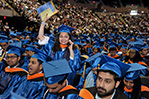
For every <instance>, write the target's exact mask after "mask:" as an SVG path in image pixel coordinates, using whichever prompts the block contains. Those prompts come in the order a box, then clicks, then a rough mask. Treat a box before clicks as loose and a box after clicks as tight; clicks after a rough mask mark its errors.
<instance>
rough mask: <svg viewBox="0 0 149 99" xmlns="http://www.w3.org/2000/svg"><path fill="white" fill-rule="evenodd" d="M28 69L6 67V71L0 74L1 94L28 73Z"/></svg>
mask: <svg viewBox="0 0 149 99" xmlns="http://www.w3.org/2000/svg"><path fill="white" fill-rule="evenodd" d="M27 73H28V72H27V71H26V70H24V69H22V68H20V66H18V67H17V68H8V67H6V68H5V70H4V71H1V75H0V94H2V93H3V92H4V91H5V90H6V89H7V88H10V87H11V86H13V84H14V83H17V82H19V81H20V80H21V78H22V77H23V76H24V75H27Z"/></svg>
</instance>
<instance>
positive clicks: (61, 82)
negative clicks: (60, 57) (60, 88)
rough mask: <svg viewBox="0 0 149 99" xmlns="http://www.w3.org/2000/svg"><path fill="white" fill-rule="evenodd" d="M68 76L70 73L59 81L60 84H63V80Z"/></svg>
mask: <svg viewBox="0 0 149 99" xmlns="http://www.w3.org/2000/svg"><path fill="white" fill-rule="evenodd" d="M67 76H68V74H66V75H65V77H64V78H63V79H62V80H61V81H59V82H58V84H61V85H62V84H63V82H64V81H65V80H66V78H67Z"/></svg>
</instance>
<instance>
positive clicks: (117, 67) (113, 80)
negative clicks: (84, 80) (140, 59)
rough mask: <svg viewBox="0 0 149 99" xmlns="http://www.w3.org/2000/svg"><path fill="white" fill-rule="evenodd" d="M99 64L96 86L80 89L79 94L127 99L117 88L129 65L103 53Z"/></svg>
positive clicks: (86, 98) (87, 98) (91, 98)
mask: <svg viewBox="0 0 149 99" xmlns="http://www.w3.org/2000/svg"><path fill="white" fill-rule="evenodd" d="M100 65H101V67H100V69H99V70H98V71H97V72H98V73H97V80H96V87H90V88H86V89H82V90H81V91H80V93H79V96H81V97H83V98H84V99H128V97H127V96H125V95H124V93H122V92H120V91H118V90H117V88H118V86H119V84H120V78H121V77H122V76H124V74H125V73H126V71H127V70H128V69H129V68H130V66H129V65H127V64H124V63H122V62H121V61H117V60H115V59H113V58H110V57H108V56H105V55H103V56H102V57H101V60H100Z"/></svg>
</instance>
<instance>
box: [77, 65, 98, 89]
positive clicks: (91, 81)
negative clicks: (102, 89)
mask: <svg viewBox="0 0 149 99" xmlns="http://www.w3.org/2000/svg"><path fill="white" fill-rule="evenodd" d="M96 79H97V76H96V75H95V74H94V73H93V71H92V70H91V68H90V67H89V68H87V69H86V71H85V76H84V78H83V75H82V76H81V78H80V81H79V84H78V85H77V86H76V88H77V89H78V90H81V89H82V88H89V87H95V86H96Z"/></svg>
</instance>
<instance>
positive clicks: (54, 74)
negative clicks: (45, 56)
mask: <svg viewBox="0 0 149 99" xmlns="http://www.w3.org/2000/svg"><path fill="white" fill-rule="evenodd" d="M43 71H44V75H45V79H46V83H47V84H55V83H57V82H59V81H61V80H62V79H63V78H64V77H66V75H67V74H69V73H72V70H71V68H70V66H69V64H68V62H67V61H66V59H61V60H56V61H49V62H46V63H43ZM49 71H50V72H49Z"/></svg>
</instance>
